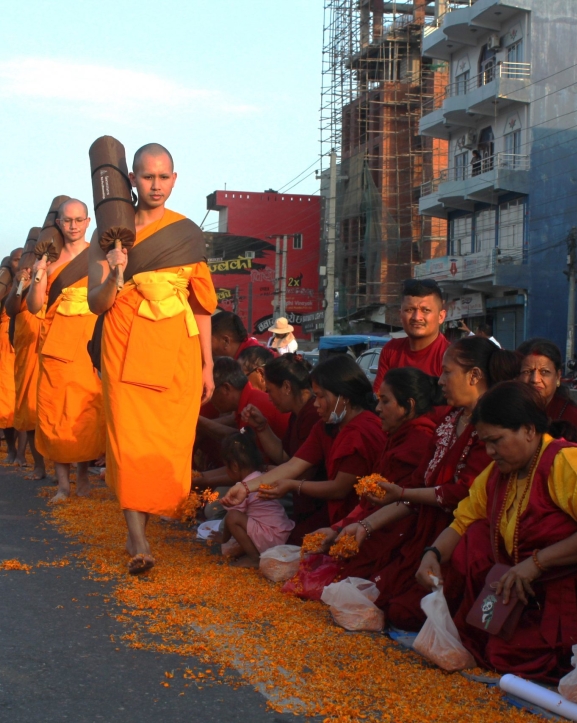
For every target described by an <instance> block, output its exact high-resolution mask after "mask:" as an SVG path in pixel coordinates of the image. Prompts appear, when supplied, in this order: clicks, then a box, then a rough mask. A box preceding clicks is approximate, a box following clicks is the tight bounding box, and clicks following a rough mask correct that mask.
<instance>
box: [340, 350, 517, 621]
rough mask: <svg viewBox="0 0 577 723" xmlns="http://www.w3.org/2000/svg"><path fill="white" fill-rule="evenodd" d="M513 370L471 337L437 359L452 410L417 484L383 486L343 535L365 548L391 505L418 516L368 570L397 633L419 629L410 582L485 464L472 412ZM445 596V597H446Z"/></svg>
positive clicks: (509, 360) (417, 596) (417, 595)
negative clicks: (369, 510) (375, 505)
mask: <svg viewBox="0 0 577 723" xmlns="http://www.w3.org/2000/svg"><path fill="white" fill-rule="evenodd" d="M519 364H520V361H519V357H518V356H517V355H516V353H515V352H510V351H504V350H501V349H499V348H498V347H497V346H495V344H493V343H492V342H490V341H489V340H488V339H483V338H482V337H478V336H469V337H465V338H464V339H460V340H459V341H457V342H455V343H454V344H452V345H451V346H450V347H449V348H448V349H447V351H446V352H445V355H444V357H443V372H442V374H441V376H440V378H439V386H440V387H441V388H442V390H443V392H444V394H445V398H446V400H447V402H448V404H450V405H451V406H452V410H450V411H449V413H448V414H447V415H446V417H445V418H444V420H443V421H442V422H441V424H440V425H439V427H438V428H437V431H436V434H435V436H434V437H433V439H432V442H431V447H430V449H429V450H428V451H427V452H426V453H424V454H423V461H422V465H421V466H420V467H419V469H418V470H417V471H416V472H415V475H416V477H417V479H418V480H419V481H418V484H420V485H421V486H420V487H408V486H407V487H402V486H400V485H397V484H387V483H382V484H381V486H382V487H383V488H384V489H385V490H386V492H387V495H386V497H385V499H384V500H383V502H384V506H383V507H381V508H380V509H379V510H377V511H376V512H374V513H373V514H372V515H370V516H369V517H367V518H365V520H364V521H363V522H364V525H363V526H360V525H357V526H355V527H350V528H345V529H344V530H343V532H342V533H341V534H355V535H356V536H357V540H359V542H363V541H364V539H365V538H366V537H367V536H368V534H372V533H373V532H374V531H375V530H378V529H380V528H381V527H383V526H387V525H388V522H389V521H388V516H389V515H390V514H391V512H390V510H389V507H390V506H392V507H393V509H394V508H396V507H397V505H396V504H395V505H392V503H393V502H398V503H399V504H398V507H399V508H400V507H402V506H405V507H406V508H407V509H408V510H410V511H412V512H413V513H414V514H416V516H417V519H416V522H415V527H414V534H413V535H412V536H411V537H410V538H408V539H406V540H405V542H404V544H403V545H402V546H401V547H400V548H399V551H398V554H397V555H396V556H395V557H394V558H393V559H392V560H391V562H390V563H389V564H388V565H386V566H385V567H383V568H382V569H381V570H374V572H373V575H372V577H371V579H372V580H374V581H375V582H376V584H377V587H378V588H379V590H380V591H381V594H380V596H379V598H378V600H377V601H376V604H377V605H379V607H381V608H383V609H384V610H385V613H386V618H387V620H388V621H389V622H390V623H391V624H392V625H394V626H396V627H399V628H401V629H403V630H419V628H420V627H421V625H422V624H423V622H424V620H425V616H424V614H423V612H422V610H421V605H420V603H421V598H422V597H423V594H424V592H423V589H422V587H421V586H420V585H418V583H417V582H416V580H415V572H416V570H417V568H418V567H419V562H420V559H421V555H422V554H423V550H424V548H425V547H426V546H427V545H431V544H432V543H433V540H435V538H436V537H437V535H438V534H439V532H440V531H441V530H443V529H444V528H445V527H447V525H449V524H450V522H451V520H452V518H453V511H454V509H455V508H456V507H457V505H458V504H459V502H460V501H461V500H462V499H463V498H464V497H466V496H467V495H468V494H469V487H470V486H471V484H472V482H473V480H474V479H475V477H476V476H477V475H478V474H480V472H481V471H482V470H483V469H485V467H486V466H487V465H488V464H489V461H490V460H489V456H488V455H487V452H486V451H485V445H484V444H483V443H482V442H481V441H480V440H479V438H478V436H477V432H476V431H475V428H474V426H473V425H472V423H471V417H472V415H473V411H474V409H475V406H476V404H477V402H478V400H479V399H480V397H482V396H483V394H484V393H485V392H486V391H487V389H489V388H490V387H491V386H492V385H493V384H494V383H496V382H499V381H504V380H506V379H514V378H516V377H517V375H518V373H519ZM414 481H416V480H414ZM445 592H446V594H447V595H449V594H450V592H451V591H445ZM456 592H458V591H456Z"/></svg>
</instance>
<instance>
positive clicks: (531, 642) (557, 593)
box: [452, 440, 577, 683]
mask: <svg viewBox="0 0 577 723" xmlns="http://www.w3.org/2000/svg"><path fill="white" fill-rule="evenodd" d="M569 446H575V445H572V444H570V443H568V442H566V441H564V440H558V441H554V442H551V443H550V444H549V446H548V447H547V449H546V450H545V451H544V452H543V454H542V456H541V459H540V460H539V464H538V466H537V469H536V471H535V476H534V478H533V484H532V486H531V491H530V494H529V500H528V503H527V507H526V509H525V511H524V512H523V513H522V515H521V518H520V521H519V561H520V562H522V561H523V560H525V559H526V558H528V557H531V555H532V554H533V550H540V549H543V548H544V547H549V545H553V544H554V543H556V542H559V541H561V540H564V539H566V538H567V537H570V536H571V535H573V534H574V533H575V532H577V522H575V520H574V519H573V518H571V517H570V516H569V515H567V514H566V513H565V512H564V511H563V510H561V509H560V508H559V507H557V505H555V503H554V502H553V500H552V499H551V496H550V494H549V485H548V482H547V478H548V476H549V472H550V470H551V466H552V464H553V460H554V458H555V456H556V455H557V454H558V453H559V451H560V450H561V449H563V448H564V447H569ZM507 479H508V476H507V475H502V474H501V473H500V472H499V470H498V469H497V467H495V468H494V470H493V472H492V474H491V475H490V477H489V479H488V481H487V520H489V521H490V524H489V522H487V521H486V520H479V521H478V522H475V523H473V524H472V525H471V526H470V527H469V529H468V530H467V532H466V533H465V534H464V535H463V537H462V538H461V541H460V542H459V544H458V545H457V547H456V549H455V551H454V553H453V557H452V565H453V567H454V568H455V570H456V571H457V572H458V573H459V574H460V575H463V576H464V577H465V580H466V584H465V595H464V597H463V599H462V603H461V605H460V607H459V609H458V611H457V613H456V615H455V624H456V625H457V628H458V630H459V633H460V635H461V640H462V641H463V645H464V646H465V647H466V648H467V649H468V650H470V651H471V653H472V654H473V655H474V656H475V658H476V659H477V661H478V662H479V663H480V664H481V665H484V666H485V667H487V668H490V669H493V670H496V671H497V672H499V673H514V674H516V675H519V676H521V677H523V678H533V679H536V680H543V681H546V682H552V683H556V682H557V681H558V680H559V678H560V677H561V676H562V675H564V674H565V673H566V672H568V670H569V668H570V666H569V659H570V657H571V646H573V645H575V644H577V577H576V575H575V567H571V568H554V570H553V571H552V572H551V573H545V574H544V575H543V576H542V577H540V578H537V579H536V580H535V581H534V582H533V583H531V586H532V587H533V589H534V590H535V594H536V601H530V604H529V605H528V606H527V607H526V608H525V610H524V612H523V615H522V616H521V619H520V621H519V624H518V626H517V629H516V630H515V633H514V634H513V637H512V638H511V639H510V640H509V641H507V642H506V641H504V640H503V639H501V638H499V637H497V636H495V635H488V634H487V633H484V632H483V631H481V630H479V629H477V628H475V627H472V626H470V625H468V624H467V623H466V622H465V618H466V617H467V614H468V613H469V611H470V609H471V607H472V606H473V603H474V602H475V600H476V599H477V597H478V596H479V594H480V593H481V590H482V589H483V586H484V584H485V578H486V577H487V573H488V572H489V570H490V569H491V567H492V566H493V565H494V564H495V562H496V560H495V553H494V550H493V546H492V543H491V540H492V538H493V535H494V526H495V525H496V524H497V520H496V519H492V517H493V515H496V514H498V511H499V510H501V508H502V505H503V498H504V496H505V494H506V490H507ZM499 539H500V545H499V551H498V556H499V560H498V562H501V563H504V564H507V565H514V561H513V560H512V559H511V558H510V556H509V555H508V553H507V551H506V549H505V545H504V543H503V540H502V538H501V536H500V535H499ZM551 577H553V578H554V579H550V578H551ZM548 578H549V579H548Z"/></svg>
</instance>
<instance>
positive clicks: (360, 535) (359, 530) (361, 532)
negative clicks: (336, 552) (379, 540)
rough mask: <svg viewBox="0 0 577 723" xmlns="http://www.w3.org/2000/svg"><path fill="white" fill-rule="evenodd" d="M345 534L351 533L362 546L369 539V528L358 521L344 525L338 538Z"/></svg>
mask: <svg viewBox="0 0 577 723" xmlns="http://www.w3.org/2000/svg"><path fill="white" fill-rule="evenodd" d="M345 535H350V536H351V537H354V538H355V540H356V541H357V542H358V543H359V547H360V546H361V545H362V544H363V542H364V541H365V540H366V539H367V530H366V528H364V527H363V526H362V525H361V524H359V523H358V522H353V523H352V524H350V525H347V526H346V527H343V529H342V530H341V531H340V532H339V536H338V537H337V540H340V539H341V537H344V536H345Z"/></svg>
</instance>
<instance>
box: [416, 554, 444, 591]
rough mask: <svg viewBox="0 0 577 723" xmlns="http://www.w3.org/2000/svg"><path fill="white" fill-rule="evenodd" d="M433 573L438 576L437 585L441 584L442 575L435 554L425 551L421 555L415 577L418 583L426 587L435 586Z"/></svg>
mask: <svg viewBox="0 0 577 723" xmlns="http://www.w3.org/2000/svg"><path fill="white" fill-rule="evenodd" d="M433 575H434V576H435V577H436V578H438V580H439V585H442V584H443V576H442V575H441V565H440V564H439V561H438V560H437V556H436V555H435V553H434V552H426V553H425V554H424V555H423V559H422V560H421V564H420V566H419V569H418V570H417V574H416V575H415V577H416V578H417V582H418V583H419V585H422V586H423V587H426V588H428V589H430V588H434V587H435V581H434V580H433Z"/></svg>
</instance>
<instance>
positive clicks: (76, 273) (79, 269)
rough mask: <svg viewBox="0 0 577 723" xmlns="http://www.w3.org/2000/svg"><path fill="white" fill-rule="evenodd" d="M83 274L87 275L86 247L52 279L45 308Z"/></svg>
mask: <svg viewBox="0 0 577 723" xmlns="http://www.w3.org/2000/svg"><path fill="white" fill-rule="evenodd" d="M85 276H88V247H86V248H85V249H84V251H81V252H80V253H79V254H78V256H76V257H75V258H73V259H72V261H71V262H70V263H69V264H67V265H66V267H65V268H63V269H62V271H61V272H60V273H59V274H58V276H57V277H56V278H55V279H54V283H53V284H52V286H51V287H50V291H49V292H48V305H47V307H46V308H47V309H49V308H50V307H51V306H52V304H54V303H55V302H56V300H57V299H58V297H59V296H60V294H61V293H62V291H63V289H65V288H67V287H68V286H72V284H75V283H76V282H77V281H80V279H83V278H84V277H85Z"/></svg>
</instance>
